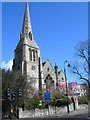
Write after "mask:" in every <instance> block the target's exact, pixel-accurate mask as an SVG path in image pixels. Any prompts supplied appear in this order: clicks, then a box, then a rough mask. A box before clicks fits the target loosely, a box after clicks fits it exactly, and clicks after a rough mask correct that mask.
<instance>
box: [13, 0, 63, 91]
mask: <svg viewBox="0 0 90 120" xmlns="http://www.w3.org/2000/svg"><path fill="white" fill-rule="evenodd" d="M12 69H13V70H20V71H21V73H22V75H25V76H26V77H27V81H28V82H30V81H33V86H34V88H35V90H36V91H39V92H40V91H42V90H43V89H44V90H47V82H48V81H49V83H50V84H52V85H53V86H54V88H56V86H57V80H58V79H59V78H58V77H60V72H58V66H57V65H56V64H55V69H53V67H52V65H51V64H50V62H49V60H48V59H47V60H46V62H44V63H42V59H41V56H40V48H39V47H38V45H37V43H36V42H35V40H34V37H33V33H32V28H31V21H30V15H29V7H28V2H27V3H26V8H25V14H24V20H23V26H22V31H21V33H20V40H19V43H18V45H17V47H16V49H15V51H14V59H13V66H12ZM61 74H62V73H61ZM48 77H49V78H48ZM47 80H48V81H47Z"/></svg>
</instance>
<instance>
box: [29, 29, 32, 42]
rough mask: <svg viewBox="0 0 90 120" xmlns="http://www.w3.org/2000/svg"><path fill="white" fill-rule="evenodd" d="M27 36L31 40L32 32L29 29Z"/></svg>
mask: <svg viewBox="0 0 90 120" xmlns="http://www.w3.org/2000/svg"><path fill="white" fill-rule="evenodd" d="M29 38H30V40H32V32H31V31H30V32H29Z"/></svg>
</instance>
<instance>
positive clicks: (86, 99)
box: [78, 96, 88, 104]
mask: <svg viewBox="0 0 90 120" xmlns="http://www.w3.org/2000/svg"><path fill="white" fill-rule="evenodd" d="M78 103H79V104H88V98H87V97H85V96H83V97H80V98H79V99H78Z"/></svg>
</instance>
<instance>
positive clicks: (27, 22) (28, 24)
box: [22, 1, 32, 35]
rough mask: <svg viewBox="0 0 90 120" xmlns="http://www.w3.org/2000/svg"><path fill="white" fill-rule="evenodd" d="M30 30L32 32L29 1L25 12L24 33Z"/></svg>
mask: <svg viewBox="0 0 90 120" xmlns="http://www.w3.org/2000/svg"><path fill="white" fill-rule="evenodd" d="M30 31H31V33H32V28H31V22H30V15H29V7H28V1H27V2H26V8H25V14H24V20H23V27H22V33H23V34H26V35H27V34H28V33H29V32H30Z"/></svg>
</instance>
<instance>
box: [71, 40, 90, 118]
mask: <svg viewBox="0 0 90 120" xmlns="http://www.w3.org/2000/svg"><path fill="white" fill-rule="evenodd" d="M75 50H76V51H75V56H76V58H77V59H76V60H75V61H74V62H73V64H72V65H71V72H72V73H73V74H75V75H76V76H77V77H78V78H79V79H80V80H84V81H86V82H87V86H88V101H89V114H88V115H89V116H90V41H89V40H86V41H81V42H80V43H79V44H78V45H77V46H76V47H75ZM77 60H78V61H77Z"/></svg>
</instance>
